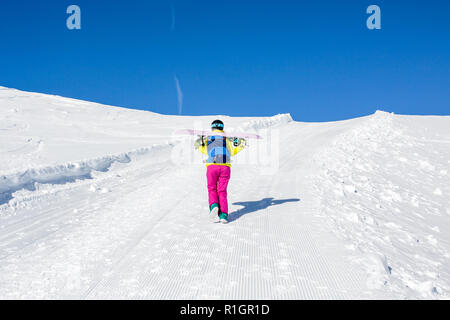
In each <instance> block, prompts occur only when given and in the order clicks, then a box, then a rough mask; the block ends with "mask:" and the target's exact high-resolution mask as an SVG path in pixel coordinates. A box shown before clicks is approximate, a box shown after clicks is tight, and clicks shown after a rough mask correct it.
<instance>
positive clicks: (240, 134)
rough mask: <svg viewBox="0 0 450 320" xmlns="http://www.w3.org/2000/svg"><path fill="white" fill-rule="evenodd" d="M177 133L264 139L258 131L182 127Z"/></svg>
mask: <svg viewBox="0 0 450 320" xmlns="http://www.w3.org/2000/svg"><path fill="white" fill-rule="evenodd" d="M175 134H176V135H191V136H203V137H207V136H223V137H227V138H241V139H258V140H259V139H262V137H261V136H260V135H258V134H256V133H247V132H212V131H207V130H194V129H180V130H177V131H175Z"/></svg>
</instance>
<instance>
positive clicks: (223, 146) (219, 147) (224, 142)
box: [197, 130, 245, 167]
mask: <svg viewBox="0 0 450 320" xmlns="http://www.w3.org/2000/svg"><path fill="white" fill-rule="evenodd" d="M213 132H221V133H223V131H221V130H213ZM244 148H245V145H244V144H242V143H241V144H240V145H239V146H237V147H235V146H234V145H233V143H232V142H231V141H230V139H229V138H227V137H224V136H221V135H217V136H215V135H213V134H211V135H210V136H207V137H206V141H205V143H204V144H203V145H199V146H198V147H197V149H198V151H200V152H201V153H203V154H205V155H207V156H208V159H207V160H206V166H210V165H213V164H214V165H220V166H228V167H231V163H230V162H231V157H233V156H235V155H236V154H238V153H239V152H241V151H242V150H243V149H244Z"/></svg>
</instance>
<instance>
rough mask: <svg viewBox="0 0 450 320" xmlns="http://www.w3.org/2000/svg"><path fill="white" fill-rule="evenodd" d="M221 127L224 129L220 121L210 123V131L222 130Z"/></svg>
mask: <svg viewBox="0 0 450 320" xmlns="http://www.w3.org/2000/svg"><path fill="white" fill-rule="evenodd" d="M223 127H224V125H223V122H222V121H220V120H214V121H213V122H212V123H211V129H219V130H223Z"/></svg>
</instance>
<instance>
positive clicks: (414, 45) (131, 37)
mask: <svg viewBox="0 0 450 320" xmlns="http://www.w3.org/2000/svg"><path fill="white" fill-rule="evenodd" d="M71 4H76V5H78V6H79V7H80V8H81V14H82V16H81V19H82V22H81V24H82V25H81V27H82V29H81V30H68V29H67V27H66V19H67V17H68V16H69V15H68V14H66V9H67V7H68V6H69V5H71ZM371 4H376V5H378V6H379V7H380V8H381V27H382V29H381V30H368V29H367V27H366V19H367V17H368V16H369V15H368V14H366V8H367V7H368V6H369V5H371ZM175 77H176V78H177V79H178V83H179V89H180V91H181V92H182V94H183V99H182V114H186V115H205V114H227V115H232V116H269V115H273V114H277V113H285V112H290V113H291V114H292V116H293V118H294V119H295V120H298V121H328V120H339V119H345V118H351V117H356V116H361V115H367V114H370V113H373V112H374V111H375V110H377V109H383V110H386V111H391V112H395V113H405V114H440V115H450V1H448V0H440V1H438V0H416V1H414V0H412V1H406V0H389V1H381V0H374V1H372V0H371V1H362V0H358V1H357V0H353V1H352V0H342V1H336V0H330V1H321V0H317V1H313V0H311V1H301V0H291V1H282V0H279V1H265V0H258V1H257V0H204V1H203V0H202V1H197V0H189V1H187V0H185V1H181V0H172V1H169V0H160V1H151V0H146V1H144V0H142V1H136V0H127V1H122V0H114V1H112V0H108V1H106V0H95V1H94V0H71V1H65V0H54V1H46V0H42V1H31V0H29V1H23V0H2V1H1V3H0V85H1V86H6V87H12V88H17V89H21V90H27V91H35V92H43V93H50V94H58V95H62V96H68V97H72V98H77V99H84V100H89V101H95V102H100V103H105V104H111V105H118V106H123V107H129V108H138V109H145V110H151V111H154V112H159V113H164V114H178V111H179V110H178V102H179V101H180V100H179V98H178V96H177V87H176V80H175ZM180 91H178V92H180Z"/></svg>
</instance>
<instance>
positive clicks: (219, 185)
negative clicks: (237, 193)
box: [206, 164, 231, 213]
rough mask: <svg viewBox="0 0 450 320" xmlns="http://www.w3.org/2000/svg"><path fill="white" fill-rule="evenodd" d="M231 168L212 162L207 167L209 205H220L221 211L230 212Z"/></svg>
mask: <svg viewBox="0 0 450 320" xmlns="http://www.w3.org/2000/svg"><path fill="white" fill-rule="evenodd" d="M230 174H231V168H230V167H228V166H219V165H214V164H211V165H209V166H208V167H207V168H206V178H207V179H208V198H209V207H210V208H211V205H212V204H213V203H217V204H218V205H219V208H220V211H221V212H224V213H228V201H227V186H228V181H230Z"/></svg>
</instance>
